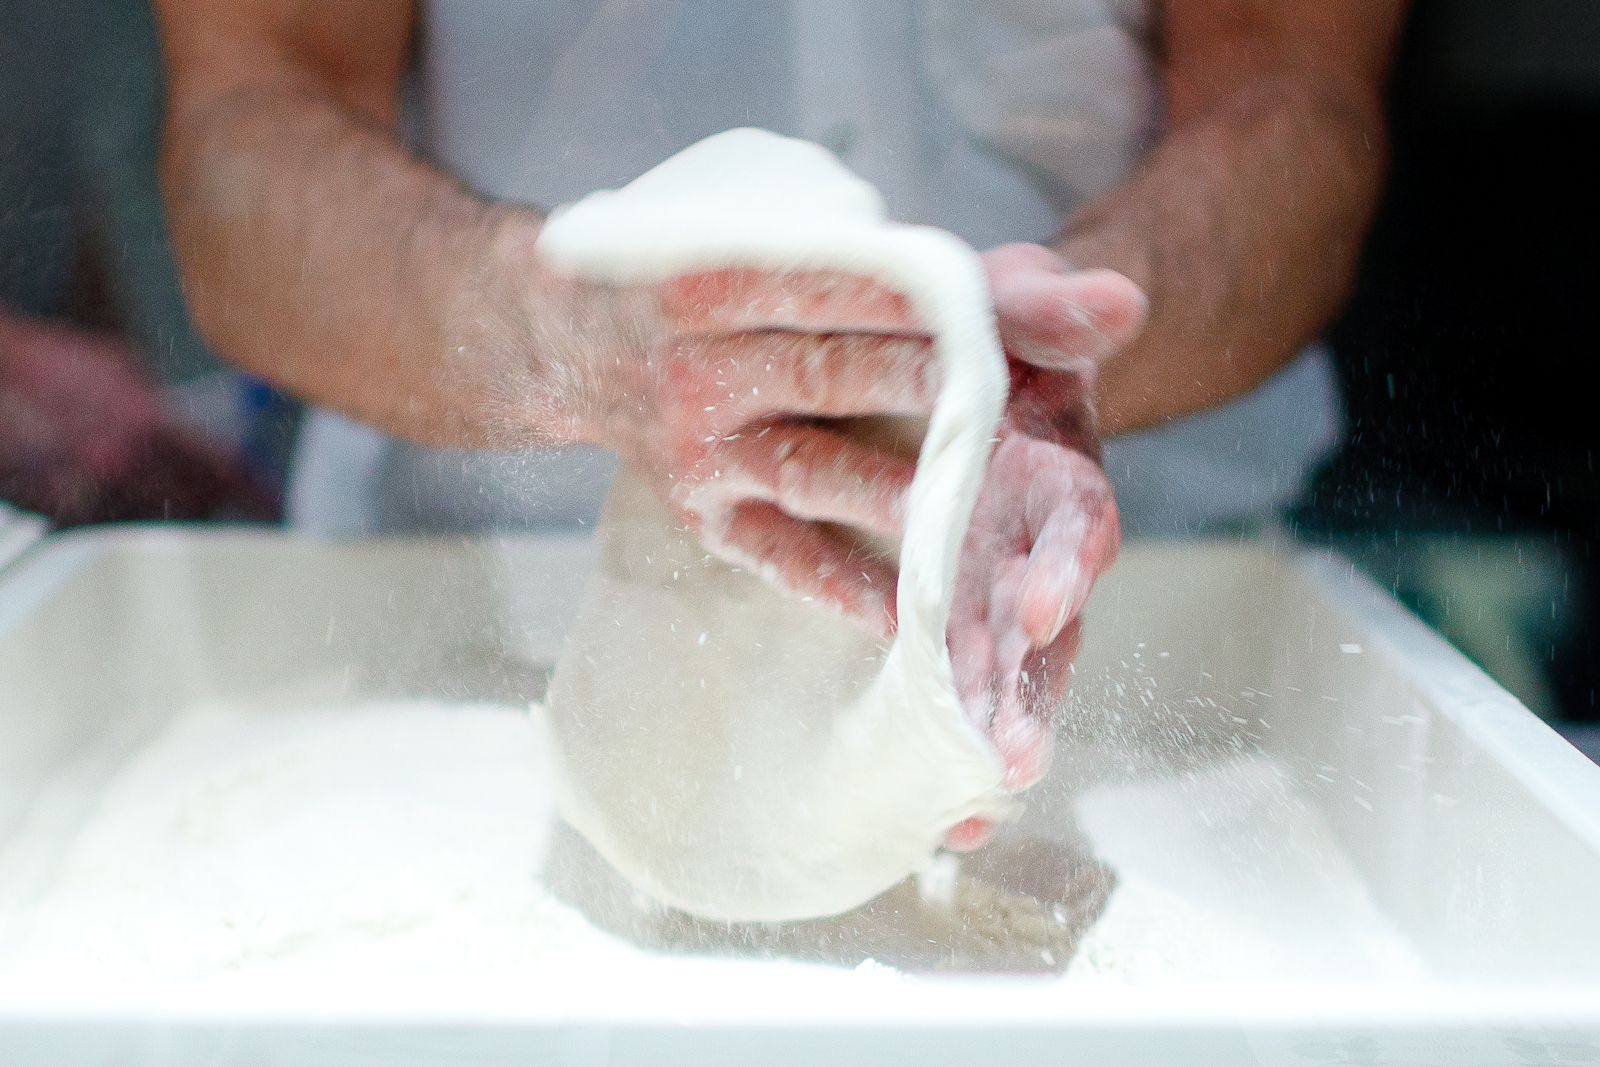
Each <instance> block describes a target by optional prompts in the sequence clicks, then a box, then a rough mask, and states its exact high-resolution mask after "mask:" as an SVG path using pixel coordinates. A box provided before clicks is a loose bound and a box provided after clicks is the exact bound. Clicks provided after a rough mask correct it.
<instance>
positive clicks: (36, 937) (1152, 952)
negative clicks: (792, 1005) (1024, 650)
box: [0, 701, 1417, 1010]
mask: <svg viewBox="0 0 1600 1067" xmlns="http://www.w3.org/2000/svg"><path fill="white" fill-rule="evenodd" d="M544 759H545V756H544V738H543V734H542V728H541V725H540V721H539V720H538V719H536V718H534V717H531V716H530V715H529V714H528V713H527V712H526V711H524V710H520V709H515V708H505V707H495V706H486V705H444V704H438V703H431V702H425V701H403V702H386V703H368V704H358V705H334V706H308V707H298V708H292V709H288V710H284V709H276V710H274V709H268V708H245V707H226V706H215V707H201V708H198V709H195V710H193V711H191V712H190V713H188V714H186V715H184V716H181V717H179V718H178V719H177V720H176V721H175V722H174V723H173V724H172V725H171V726H170V727H169V728H168V729H167V730H166V731H165V733H164V734H163V735H162V736H160V737H158V738H157V739H155V740H154V741H153V742H151V743H150V744H148V745H147V746H146V747H145V748H144V749H143V750H141V751H140V752H139V753H137V754H136V755H135V756H134V757H133V758H132V759H131V760H128V761H126V762H125V764H124V765H123V766H122V767H121V768H120V769H119V770H118V771H117V772H116V773H115V774H114V775H113V776H112V777H111V779H110V780H109V782H106V783H105V784H104V786H103V788H102V789H101V791H100V793H99V798H98V801H97V802H96V803H95V804H94V805H93V806H92V808H90V809H89V811H88V814H87V816H86V817H85V818H82V819H81V820H80V821H79V824H78V825H77V827H76V829H75V831H72V832H67V831H63V830H62V829H61V827H60V822H61V811H62V810H68V809H70V808H71V807H72V805H71V804H66V803H64V802H53V801H50V800H49V798H48V797H47V798H46V800H45V801H42V802H41V803H40V804H38V805H36V811H35V820H34V823H33V825H32V826H30V827H25V828H24V830H23V831H22V833H21V834H20V835H19V836H18V837H17V838H16V839H14V840H13V841H12V842H10V843H9V844H8V845H7V847H6V849H5V850H4V851H3V852H0V1003H13V1004H15V1003H21V1002H32V1003H40V1002H48V1001H51V1000H52V999H54V1000H55V1001H56V1002H64V1003H73V1002H82V1001H83V1000H84V999H85V998H89V999H94V998H96V997H98V998H99V1000H100V1001H101V1002H111V1003H126V1004H150V1003H156V1004H184V1005H194V1004H197V1003H199V1004H209V1005H213V1006H222V1007H225V1008H226V1007H230V1006H233V1005H239V1004H244V1005H253V1006H255V1007H258V1008H259V1007H262V1006H263V1005H268V1006H270V1005H291V1006H293V1005H300V1006H302V1007H304V1006H313V1007H315V1008H318V1009H322V1010H338V1009H346V1008H352V1009H359V1008H362V1007H366V1008H383V1009H390V1010H403V1009H405V1008H406V1006H407V1005H412V1006H418V1005H426V1006H428V1007H431V1008H442V1007H448V1006H450V1005H458V1006H461V1005H465V1006H479V1007H481V1006H483V1005H485V1004H491V1003H523V1002H532V1001H534V1000H539V1001H540V1002H541V1003H552V1002H559V1001H560V1000H561V998H562V997H564V996H565V997H568V998H569V1000H576V998H579V997H580V995H589V994H583V993H582V990H584V989H591V990H592V989H593V988H596V987H598V988H606V987H607V984H608V983H611V984H613V985H614V984H615V983H616V982H618V981H625V982H631V983H634V985H635V987H636V988H638V989H646V988H649V987H650V985H651V983H657V984H662V983H678V982H681V981H683V980H686V977H688V978H693V977H695V976H698V977H699V979H705V978H706V976H708V975H709V976H711V977H712V978H714V979H716V980H717V981H719V982H724V984H725V985H726V986H727V987H728V988H736V987H748V986H749V985H750V980H751V979H752V978H754V977H756V976H757V974H758V973H759V975H760V976H762V981H763V982H788V983H789V984H788V985H780V986H778V987H771V986H769V987H768V988H782V989H785V990H788V991H789V994H788V995H790V996H792V997H795V998H797V999H798V1000H799V1002H803V998H804V996H806V995H809V994H808V992H807V991H808V990H811V991H815V990H826V989H829V988H837V987H838V984H839V983H854V985H853V986H852V987H851V988H855V987H856V986H860V987H861V988H863V989H866V988H870V989H871V990H872V991H873V993H872V995H873V996H880V995H881V996H891V997H892V996H895V995H897V994H896V993H895V991H896V990H901V989H906V988H914V987H915V986H916V985H917V982H918V980H915V979H910V980H906V981H900V980H898V978H896V980H895V981H888V982H886V981H885V980H884V977H885V974H888V975H889V976H890V977H894V975H893V972H892V971H890V970H889V969H888V968H884V967H882V966H876V967H864V968H861V969H858V970H857V971H855V972H852V971H850V970H846V969H843V968H829V967H823V966H820V965H807V964H798V963H787V962H782V961H777V962H773V961H750V960H745V961H738V960H695V959H684V958H673V957H667V956H658V955H653V954H650V953H646V952H643V951H640V950H638V949H636V948H633V947H632V946H630V945H627V944H625V943H623V942H621V941H619V940H617V939H616V938H613V937H611V936H609V935H607V934H604V933H602V932H600V931H598V930H596V929H594V928H593V927H591V926H590V925H589V924H588V923H587V922H586V921H585V920H584V919H583V918H582V917H581V916H580V915H579V914H578V913H577V912H575V911H573V910H572V909H570V908H568V907H566V906H564V905H562V904H560V903H558V902H557V901H555V900H554V899H553V898H551V897H550V896H549V894H548V893H547V892H545V890H544V889H543V888H542V887H541V885H540V883H539V882H538V880H537V877H536V874H537V870H538V867H539V864H540V862H541V856H542V854H543V850H544V848H545V845H546V840H547V837H548V828H549V826H550V819H551V816H552V810H553V804H552V800H551V798H550V796H549V795H548V792H547V787H546V783H547V782H548V774H547V772H546V771H545V766H544ZM58 792H59V791H58ZM69 792H70V791H69ZM58 799H59V798H58ZM81 799H82V798H81V797H80V798H79V800H80V801H81ZM1297 799H1298V798H1297V795H1296V794H1295V793H1294V792H1293V789H1292V787H1291V786H1290V785H1289V784H1287V783H1286V780H1285V779H1284V777H1283V776H1282V775H1281V773H1280V772H1279V771H1278V769H1277V767H1276V765H1274V764H1271V763H1266V762H1261V761H1256V762H1244V763H1240V764H1236V765H1230V766H1227V767H1222V768H1218V769H1216V770H1213V771H1210V772H1206V773H1205V774H1201V775H1197V776H1195V777H1194V778H1191V779H1181V780H1169V781H1163V782H1159V783H1153V784H1148V785H1140V786H1123V787H1119V788H1115V789H1107V790H1103V791H1101V792H1098V793H1095V794H1092V795H1090V796H1088V797H1086V798H1084V799H1083V801H1082V802H1081V803H1080V805H1079V813H1080V818H1081V821H1082V823H1083V825H1084V828H1085V829H1086V830H1087V831H1088V833H1089V834H1090V836H1091V837H1093V838H1094V840H1095V842H1096V846H1097V848H1098V849H1099V851H1100V852H1101V854H1102V856H1103V857H1104V858H1106V859H1107V860H1108V861H1109V862H1111V863H1112V864H1113V865H1114V866H1116V867H1117V868H1118V871H1119V874H1120V877H1121V879H1122V883H1121V885H1120V887H1119V888H1118V890H1117V891H1116V893H1115V894H1114V895H1113V897H1112V899H1111V902H1110V904H1109V906H1108V908H1107V910H1106V912H1105V914H1104V916H1103V918H1102V919H1101V921H1100V923H1099V924H1098V926H1097V927H1096V928H1095V929H1093V930H1092V931H1091V932H1090V933H1089V935H1088V937H1087V938H1086V940H1085V942H1084V944H1083V947H1082V949H1081V950H1080V952H1079V954H1078V956H1077V957H1076V958H1075V959H1074V961H1073V963H1072V965H1071V966H1070V968H1069V969H1068V971H1067V974H1066V975H1065V977H1064V978H1062V979H1060V981H1061V982H1062V983H1063V984H1064V985H1065V986H1066V987H1067V988H1073V989H1087V988H1091V987H1109V986H1117V987H1140V988H1147V989H1148V988H1155V987H1164V986H1179V987H1181V986H1184V985H1190V986H1193V985H1194V984H1196V983H1209V982H1215V981H1216V980H1218V979H1222V980H1233V979H1238V980H1241V981H1244V980H1248V981H1256V982H1259V981H1263V980H1269V981H1270V980H1282V981H1295V980H1319V981H1329V980H1339V979H1345V978H1348V979H1356V980H1368V979H1382V980H1405V979H1407V978H1408V977H1411V976H1414V975H1415V974H1416V973H1417V970H1416V964H1415V963H1414V961H1412V960H1411V959H1410V958H1409V956H1408V955H1407V953H1406V950H1405V949H1404V947H1403V943H1402V942H1401V941H1400V940H1399V939H1398V937H1397V936H1396V935H1394V934H1393V933H1391V932H1389V930H1388V928H1387V927H1386V926H1385V925H1384V923H1383V921H1382V919H1381V918H1380V917H1379V916H1378V914H1377V912H1376V911H1375V910H1374V909H1373V907H1372V905H1371V904H1370V902H1369V901H1367V899H1366V896H1365V892H1364V890H1363V888H1362V886H1361V883H1360V881H1359V879H1357V878H1356V876H1355V874H1354V873H1353V871H1351V870H1350V868H1349V865H1348V863H1347V861H1346V860H1345V859H1344V858H1343V855H1342V853H1340V852H1339V851H1338V850H1337V849H1336V848H1335V847H1333V845H1332V844H1331V842H1330V841H1329V840H1328V839H1327V834H1326V830H1325V828H1324V827H1322V826H1321V824H1320V822H1319V820H1318V818H1317V816H1316V814H1315V812H1314V810H1313V809H1311V808H1310V807H1309V806H1306V805H1302V804H1299V803H1298V802H1297ZM1264 813H1265V816H1266V817H1264ZM1241 842H1242V844H1241ZM1241 849H1243V850H1244V851H1243V852H1241ZM719 975H720V976H722V977H720V978H719V977H717V976H719ZM785 976H786V977H785ZM819 983H820V984H819ZM862 983H868V985H866V986H862V985H861V984H862ZM864 1010H865V1009H864Z"/></svg>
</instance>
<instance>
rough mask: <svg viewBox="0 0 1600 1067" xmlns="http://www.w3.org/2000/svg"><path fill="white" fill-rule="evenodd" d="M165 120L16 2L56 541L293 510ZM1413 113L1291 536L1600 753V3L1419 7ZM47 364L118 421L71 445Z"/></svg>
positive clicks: (7, 126) (63, 30)
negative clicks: (162, 172)
mask: <svg viewBox="0 0 1600 1067" xmlns="http://www.w3.org/2000/svg"><path fill="white" fill-rule="evenodd" d="M159 102H160V73H159V67H158V62H157V52H156V43H155V36H154V29H153V26H152V23H151V18H150V13H149V10H148V7H147V4H146V3H145V2H144V0H0V501H9V502H10V503H11V504H13V505H17V506H20V507H23V508H27V509H30V510H34V511H38V512H41V513H44V514H46V515H47V516H48V517H49V518H50V519H51V520H52V521H53V522H54V523H55V524H56V525H57V526H59V527H67V526H73V525H81V524H85V523H92V522H98V521H115V520H126V519H142V518H178V519H199V520H207V519H228V520H237V519H241V518H244V519H255V520H264V521H276V520H277V519H278V517H279V516H280V515H281V511H282V487H283V483H284V477H285V472H286V470H287V466H288V463H289V457H290V455H291V451H292V448H293V443H294V437H295V433H296V429H297V426H298V423H299V411H298V408H297V405H296V404H295V403H294V402H293V401H292V400H291V399H290V398H288V397H285V396H282V395H280V394H278V393H276V392H275V391H274V390H272V389H270V388H268V387H266V386H265V385H263V384H261V383H259V382H255V381H252V380H250V379H247V378H245V377H243V376H241V375H239V374H237V373H235V372H232V371H230V370H228V369H226V368H224V367H223V366H222V365H221V364H219V363H218V361H217V360H216V359H215V358H213V357H212V356H211V354H210V353H209V352H208V351H207V350H206V348H205V345H204V344H203V343H202V342H201V341H200V339H199V338H198V337H197V336H196V334H195V332H194V330H193V329H192V328H191V326H190V325H189V323H188V321H187V319H186V317H185V315H184V312H183V301H182V296H181V293H180V290H179V286H178V282H177V278H176V274H175V271H174V267H173V261H172V256H171V252H170V249H169V248H168V245H167V242H166V238H165V235H164V232H163V228H162V220H161V206H160V198H159V191H158V188H157V182H156V169H155V168H156V141H157V130H158V125H159ZM1391 113H1392V123H1393V144H1394V151H1393V158H1394V165H1393V171H1392V175H1391V178H1390V183H1389V188H1388V191H1387V194H1386V196H1385V199H1384V203H1383V206H1382V208H1381V210H1380V213H1379V216H1378V219H1377V221H1376V223H1375V225H1374V227H1373V230H1372V233H1371V236H1370V238H1369V241H1368V245H1367V250H1366V255H1365V259H1364V263H1363V268H1362V272H1361V277H1360V280H1359V283H1358V288H1357V292H1356V294H1355V296H1354V298H1353V300H1352V301H1351V303H1350V305H1349V307H1348V308H1347V310H1346V311H1345V313H1344V315H1343V316H1342V317H1341V318H1340V320H1339V321H1338V322H1337V323H1336V324H1335V325H1334V326H1333V327H1332V328H1331V330H1330V332H1329V337H1328V340H1329V342H1330V345H1331V347H1332V349H1333V351H1334V353H1335V357H1336V361H1337V365H1338V367H1339V373H1340V378H1341V384H1342V386H1343V389H1344V394H1345V401H1346V408H1347V414H1348V418H1347V434H1346V443H1345V445H1344V447H1343V448H1342V450H1341V451H1340V453H1339V454H1338V455H1337V456H1336V457H1335V458H1334V459H1333V460H1332V461H1331V462H1330V463H1329V464H1328V465H1327V466H1326V468H1325V469H1323V470H1322V472H1321V473H1320V475H1319V477H1318V479H1317V481H1316V484H1315V487H1314V489H1313V491H1312V492H1311V493H1310V494H1308V496H1307V497H1306V498H1305V499H1304V500H1302V501H1300V502H1299V503H1298V504H1296V505H1295V506H1293V507H1291V508H1290V509H1288V510H1287V511H1286V512H1285V513H1284V515H1283V521H1284V524H1285V526H1286V527H1287V529H1289V530H1290V531H1292V532H1293V534H1294V535H1295V536H1297V537H1299V538H1301V539H1304V540H1306V541H1308V542H1311V543H1314V544H1319V545H1331V546H1333V547H1335V548H1337V549H1338V550H1340V551H1341V552H1343V553H1345V554H1346V555H1347V556H1348V557H1349V558H1351V559H1352V560H1354V561H1355V562H1357V563H1358V564H1359V565H1360V566H1361V567H1362V568H1363V569H1365V570H1366V571H1367V572H1368V573H1370V574H1371V575H1373V576H1374V577H1375V578H1376V579H1377V580H1378V581H1379V582H1381V583H1382V584H1383V585H1384V586H1386V587H1387V588H1389V589H1390V590H1391V591H1392V592H1394V593H1395V594H1396V595H1397V596H1398V597H1400V598H1401V599H1402V600H1404V601H1405V602H1406V603H1407V604H1408V605H1410V606H1411V607H1412V608H1413V609H1414V610H1416V611H1417V612H1418V613H1419V614H1420V615H1422V616H1423V617H1424V618H1425V619H1427V620H1428V621H1429V622H1430V623H1431V624H1433V625H1434V626H1435V627H1437V628H1438V629H1439V630H1440V631H1441V632H1442V633H1443V634H1444V635H1445V636H1446V637H1448V638H1449V639H1450V640H1451V641H1453V642H1454V643H1455V644H1456V645H1457V646H1458V647H1460V648H1461V649H1462V650H1463V651H1465V652H1466V653H1467V654H1468V655H1469V656H1471V657H1472V658H1473V659H1474V660H1476V661H1477V662H1478V663H1479V664H1481V665H1482V666H1483V667H1484V668H1485V669H1486V670H1488V671H1489V672H1490V673H1491V674H1493V675H1494V676H1495V677H1496V678H1497V679H1498V680H1499V681H1500V682H1501V683H1502V684H1504V685H1505V686H1506V687H1507V688H1508V689H1510V690H1511V691H1512V692H1514V693H1515V694H1516V695H1517V696H1519V697H1520V698H1521V699H1522V700H1523V701H1524V702H1525V703H1527V704H1528V706H1529V707H1531V708H1532V709H1533V710H1534V711H1535V712H1537V713H1538V714H1540V715H1541V716H1543V717H1544V718H1546V719H1547V720H1549V721H1551V722H1552V723H1553V724H1555V725H1556V726H1557V727H1558V728H1559V729H1561V730H1562V731H1563V732H1564V733H1566V734H1567V735H1568V736H1569V737H1571V738H1572V739H1573V740H1574V741H1576V742H1577V743H1578V744H1579V745H1580V747H1584V748H1585V749H1586V750H1587V751H1589V752H1590V754H1591V755H1593V756H1596V757H1600V704H1597V689H1600V671H1597V668H1596V657H1595V645H1596V636H1597V633H1600V556H1597V553H1600V481H1597V475H1596V472H1595V451H1596V448H1597V446H1600V441H1597V437H1600V434H1597V432H1596V428H1597V425H1600V423H1597V419H1596V416H1595V413H1594V410H1593V406H1594V400H1593V399H1592V397H1593V395H1594V391H1593V389H1592V387H1591V386H1590V384H1589V383H1590V381H1591V379H1589V377H1588V373H1589V366H1588V365H1589V363H1590V362H1591V361H1593V360H1595V359H1596V358H1597V357H1600V326H1597V325H1596V322H1595V312H1594V309H1595V306H1596V303H1597V301H1596V295H1595V294H1596V293H1597V291H1600V265H1597V261H1596V252H1595V249H1596V248H1600V203H1597V199H1596V189H1597V188H1600V182H1597V181H1596V178H1595V171H1594V169H1593V167H1592V166H1591V164H1590V157H1591V156H1592V155H1593V154H1594V148H1595V146H1596V144H1600V138H1597V134H1600V4H1596V3H1594V2H1593V0H1423V2H1419V3H1416V4H1415V5H1414V7H1413V10H1412V13H1411V16H1410V19H1409V22H1408V26H1407V29H1406V33H1405V38H1404V41H1403V43H1402V46H1401V51H1400V58H1399V62H1398V65H1397V68H1396V72H1395V78H1394V83H1393V90H1392V104H1391ZM52 324H70V325H72V326H75V327H79V328H81V330H83V331H87V332H81V333H80V332H74V333H65V332H61V331H60V330H59V329H58V328H57V326H56V325H52ZM41 353H44V354H45V355H41ZM48 367H55V368H58V370H57V371H56V372H55V373H60V371H59V368H61V367H70V368H72V369H73V370H72V372H73V373H75V374H80V375H85V376H92V377H95V379H96V380H97V381H101V380H103V385H104V388H103V390H102V394H103V398H104V407H103V409H97V411H96V412H94V414H93V418H92V419H91V418H89V417H87V416H85V415H83V413H81V412H79V413H78V416H77V417H78V419H79V422H78V423H74V421H73V419H74V413H73V412H71V411H66V410H62V406H61V405H62V404H63V403H64V402H63V401H61V400H60V398H59V397H57V398H54V399H52V393H51V389H50V388H49V383H48V382H45V383H44V384H43V385H41V384H40V376H41V374H48V373H50V372H49V371H48V369H41V368H48ZM53 405H54V406H53ZM63 427H65V429H63ZM63 456H66V457H67V458H66V459H65V460H64V459H63ZM62 470H69V471H70V472H71V473H70V474H61V473H60V472H61V471H62ZM41 471H48V472H51V473H50V474H49V475H48V476H44V475H41ZM113 484H115V485H116V486H119V488H116V489H115V490H111V489H107V486H109V485H113ZM129 486H132V487H133V488H128V487H129ZM0 507H3V505H0Z"/></svg>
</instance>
